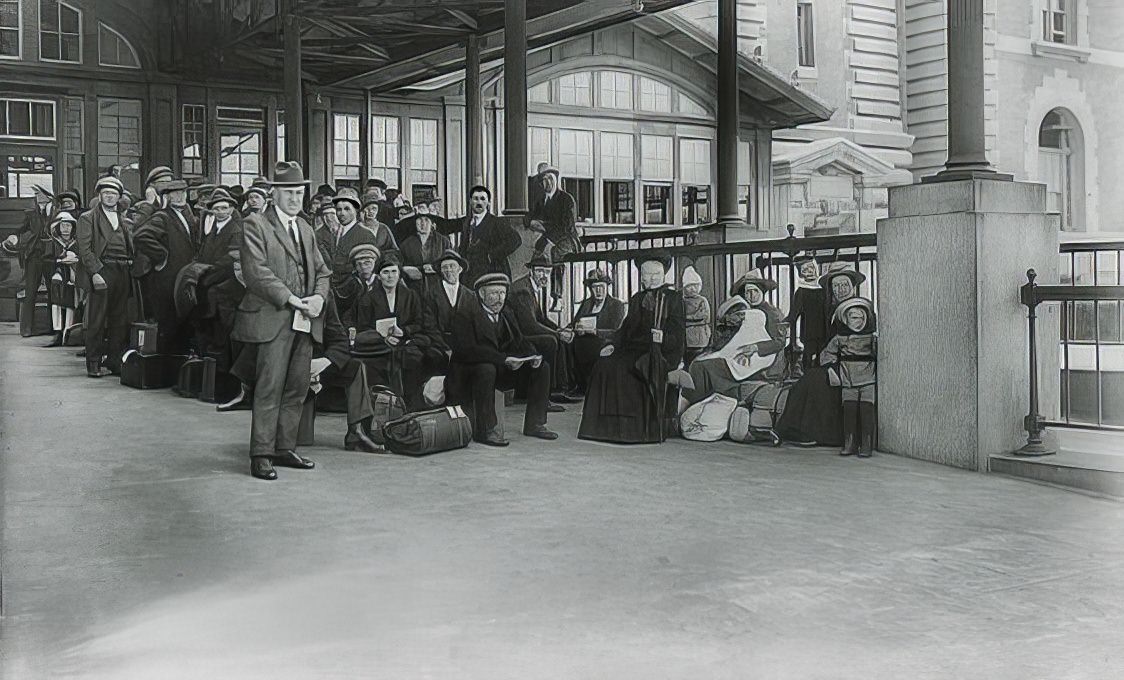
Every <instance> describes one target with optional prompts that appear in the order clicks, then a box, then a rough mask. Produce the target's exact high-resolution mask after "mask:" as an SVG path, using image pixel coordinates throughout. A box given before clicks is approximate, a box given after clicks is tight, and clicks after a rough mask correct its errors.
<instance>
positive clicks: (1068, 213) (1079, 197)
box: [1038, 108, 1085, 231]
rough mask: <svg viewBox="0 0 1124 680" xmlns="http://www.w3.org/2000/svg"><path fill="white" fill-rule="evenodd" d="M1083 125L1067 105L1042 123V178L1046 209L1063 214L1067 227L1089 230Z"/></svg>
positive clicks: (1039, 173) (1040, 147) (1040, 165)
mask: <svg viewBox="0 0 1124 680" xmlns="http://www.w3.org/2000/svg"><path fill="white" fill-rule="evenodd" d="M1083 141H1084V140H1083V137H1082V134H1081V126H1080V125H1079V124H1078V122H1077V119H1076V118H1074V116H1073V114H1072V113H1070V112H1069V111H1067V110H1066V109H1061V108H1058V109H1054V110H1052V111H1050V112H1049V113H1047V114H1046V117H1045V118H1043V119H1042V124H1041V125H1039V127H1038V181H1040V182H1043V183H1044V184H1045V185H1046V209H1047V210H1049V211H1050V212H1057V213H1058V214H1059V215H1061V228H1062V230H1063V231H1084V230H1085V190H1084V187H1085V182H1084V167H1085V153H1084V151H1085V150H1084V143H1083Z"/></svg>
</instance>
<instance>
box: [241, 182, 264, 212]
mask: <svg viewBox="0 0 1124 680" xmlns="http://www.w3.org/2000/svg"><path fill="white" fill-rule="evenodd" d="M268 202H269V180H267V179H266V178H264V177H255V178H254V182H253V184H251V185H250V188H249V189H246V207H245V208H243V209H242V217H249V216H250V215H253V214H254V213H260V212H264V211H265V208H266V203H268Z"/></svg>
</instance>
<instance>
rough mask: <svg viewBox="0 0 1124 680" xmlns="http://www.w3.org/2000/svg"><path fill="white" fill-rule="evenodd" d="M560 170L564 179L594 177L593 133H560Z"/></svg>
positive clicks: (582, 131) (564, 131) (580, 131)
mask: <svg viewBox="0 0 1124 680" xmlns="http://www.w3.org/2000/svg"><path fill="white" fill-rule="evenodd" d="M558 170H559V171H560V172H561V173H562V176H563V177H593V133H592V132H590V131H589V130H565V129H562V130H559V131H558Z"/></svg>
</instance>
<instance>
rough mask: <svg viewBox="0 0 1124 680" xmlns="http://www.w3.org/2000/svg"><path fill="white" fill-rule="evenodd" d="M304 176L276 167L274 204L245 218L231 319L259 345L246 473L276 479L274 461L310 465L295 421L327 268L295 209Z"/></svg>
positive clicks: (293, 168)
mask: <svg viewBox="0 0 1124 680" xmlns="http://www.w3.org/2000/svg"><path fill="white" fill-rule="evenodd" d="M307 188H308V182H307V181H306V180H305V178H304V171H303V170H302V169H301V166H300V164H299V163H294V162H288V161H283V162H280V163H278V164H277V167H276V168H275V169H274V174H273V181H272V183H271V189H270V192H271V194H272V196H273V205H272V206H271V207H269V208H267V209H266V210H265V211H264V212H262V213H254V214H252V215H250V216H249V217H247V218H246V219H245V220H244V221H243V223H242V249H241V262H242V279H243V281H244V283H245V284H246V294H245V296H244V297H243V298H242V302H241V303H240V304H239V305H238V312H237V314H236V316H235V320H234V332H233V333H232V334H231V337H233V338H234V339H235V340H238V341H240V342H244V343H247V344H252V345H254V346H255V348H254V349H255V350H256V351H257V361H256V371H255V375H256V384H255V385H254V406H253V420H252V425H251V430H250V474H251V475H253V476H254V477H257V478H258V479H265V480H273V479H277V472H276V471H275V470H274V468H273V465H274V464H277V465H280V466H283V467H292V468H297V469H301V470H310V469H312V468H313V467H314V464H313V462H312V461H311V460H308V459H307V458H303V457H301V456H299V455H297V452H296V446H297V427H298V425H299V424H300V417H301V410H302V407H303V404H304V399H305V396H306V394H307V393H308V385H309V380H310V367H311V362H312V343H313V341H316V342H322V341H323V331H324V319H323V316H322V312H323V311H324V304H325V301H326V300H327V298H328V294H329V279H330V277H331V274H332V271H331V269H329V268H328V265H327V264H326V263H325V261H324V257H323V255H321V253H320V249H319V248H317V247H316V237H315V236H314V234H313V231H312V226H311V225H309V224H308V222H306V221H305V220H304V219H303V218H302V217H300V212H301V208H302V204H303V202H304V195H305V191H306V190H307Z"/></svg>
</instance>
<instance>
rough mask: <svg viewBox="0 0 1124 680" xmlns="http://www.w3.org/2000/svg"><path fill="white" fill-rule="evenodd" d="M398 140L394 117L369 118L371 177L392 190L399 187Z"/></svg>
mask: <svg viewBox="0 0 1124 680" xmlns="http://www.w3.org/2000/svg"><path fill="white" fill-rule="evenodd" d="M399 139H400V137H399V134H398V119H397V118H396V117H394V116H371V177H377V178H379V179H381V180H382V181H384V182H386V185H387V186H388V187H392V188H394V187H398V186H401V178H400V177H399V172H400V171H401V168H402V160H401V148H402V147H401V144H400V142H399Z"/></svg>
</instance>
